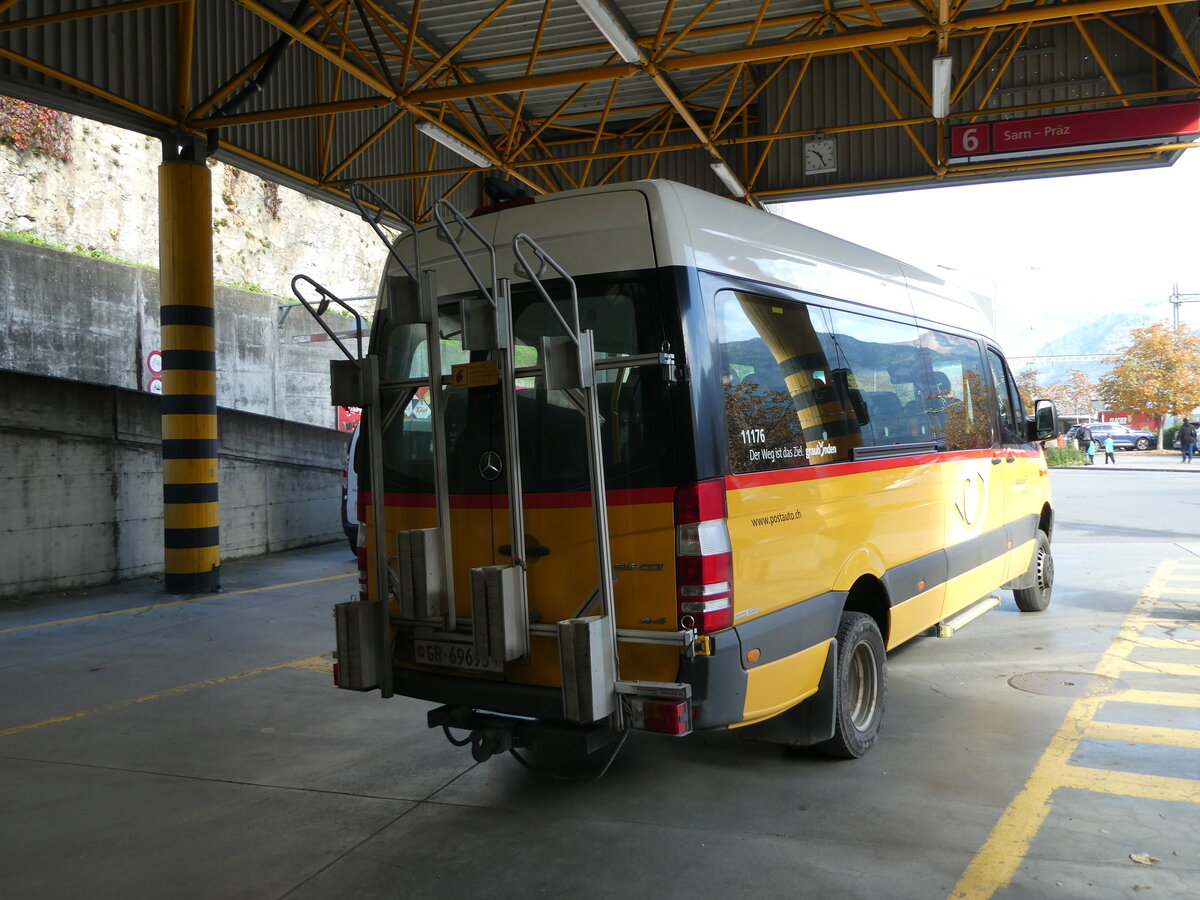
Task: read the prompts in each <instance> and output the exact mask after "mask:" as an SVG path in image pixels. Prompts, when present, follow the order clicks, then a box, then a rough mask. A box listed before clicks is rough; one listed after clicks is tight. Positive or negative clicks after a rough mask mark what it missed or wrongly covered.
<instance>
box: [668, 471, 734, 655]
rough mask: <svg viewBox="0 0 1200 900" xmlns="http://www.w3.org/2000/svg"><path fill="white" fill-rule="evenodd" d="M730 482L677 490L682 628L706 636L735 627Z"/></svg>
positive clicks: (714, 481) (704, 483) (677, 580)
mask: <svg viewBox="0 0 1200 900" xmlns="http://www.w3.org/2000/svg"><path fill="white" fill-rule="evenodd" d="M726 514H727V513H726V506H725V483H724V482H723V481H722V480H721V479H719V478H718V479H712V480H710V481H700V482H697V483H696V484H688V485H684V486H683V487H681V488H679V489H678V490H677V491H676V492H675V583H676V586H677V588H678V592H677V597H678V608H679V621H680V625H681V626H682V627H685V628H687V627H692V628H695V629H696V630H697V631H698V632H700V633H701V634H707V633H709V632H713V631H720V630H721V629H724V628H729V627H730V626H732V625H733V553H732V548H731V546H730V543H729V528H728V526H727V525H726V524H725V518H726Z"/></svg>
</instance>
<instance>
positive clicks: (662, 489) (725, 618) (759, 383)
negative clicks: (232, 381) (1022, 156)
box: [338, 181, 1058, 759]
mask: <svg viewBox="0 0 1200 900" xmlns="http://www.w3.org/2000/svg"><path fill="white" fill-rule="evenodd" d="M437 218H438V220H439V222H438V223H436V224H431V225H429V226H427V227H424V228H422V229H419V230H418V231H417V232H416V238H415V240H414V237H413V234H412V233H407V234H405V235H404V236H402V237H401V238H400V240H398V241H397V242H396V243H395V245H394V246H393V248H392V256H391V258H390V262H389V266H388V270H387V273H386V274H385V276H384V278H383V282H382V286H381V292H380V294H381V298H382V299H381V303H380V309H379V312H378V314H377V316H376V319H375V325H374V331H373V335H372V343H371V349H370V355H369V357H368V361H371V365H372V366H373V367H376V368H377V373H378V389H377V390H378V392H377V395H375V396H374V397H372V398H368V401H367V402H368V404H369V405H368V408H367V410H366V413H365V415H366V417H367V419H368V420H371V421H373V422H374V423H375V425H376V426H377V432H378V433H377V437H376V438H375V439H374V443H375V444H376V445H377V449H376V455H375V458H372V457H371V453H370V447H371V446H372V441H362V442H360V446H361V447H362V448H363V449H362V451H361V452H360V454H359V457H358V469H359V476H360V485H361V489H362V491H363V494H362V497H363V507H364V509H365V512H366V516H365V518H364V521H366V522H368V523H375V524H374V525H368V527H367V533H366V537H365V540H363V541H361V544H362V548H361V550H360V555H361V558H362V567H363V571H364V577H363V584H364V586H365V589H364V592H363V594H362V596H361V597H360V598H359V599H358V600H356V601H354V602H351V603H346V604H340V605H339V607H338V626H339V641H338V655H339V659H338V663H339V674H338V680H339V684H341V685H342V686H344V687H351V688H358V689H364V688H375V687H378V688H380V689H381V690H382V692H383V693H384V695H385V696H388V695H391V694H393V693H395V694H400V695H406V696H409V697H416V698H421V699H423V700H427V701H431V702H433V703H435V704H438V706H437V707H436V708H435V709H433V710H432V711H431V713H430V724H431V725H441V726H445V727H446V728H447V734H448V736H451V737H452V739H454V737H453V736H454V735H455V733H456V730H458V729H461V731H457V733H458V734H462V735H464V737H463V738H462V742H465V741H466V740H467V739H468V737H469V739H470V741H471V743H472V746H473V750H474V752H475V754H476V757H477V758H480V759H482V758H486V757H487V756H489V755H491V754H492V753H494V752H497V751H499V750H504V749H517V750H519V749H520V748H522V747H537V746H539V745H541V746H549V747H562V748H564V752H584V753H586V752H593V751H596V752H598V751H601V750H603V748H605V747H617V746H619V744H618V743H616V741H617V739H619V738H620V737H621V736H622V735H623V734H625V733H626V732H627V731H628V730H629V729H631V728H637V729H644V730H650V731H658V732H664V733H668V734H687V733H690V732H692V731H693V730H709V729H744V731H743V732H742V733H744V734H746V735H752V736H755V737H759V738H763V739H766V740H771V741H775V742H778V743H780V744H785V745H814V744H815V745H818V746H819V747H820V748H821V749H823V750H825V751H827V752H828V753H830V754H831V755H835V756H841V757H857V756H861V755H862V754H863V753H865V752H866V751H867V750H869V749H870V747H871V746H872V744H873V743H874V742H875V740H876V736H877V734H878V732H879V728H880V721H881V718H882V713H883V708H884V695H885V687H886V662H885V653H886V651H887V650H889V649H891V648H893V647H895V646H897V645H898V644H901V643H903V642H905V641H907V640H909V639H910V638H912V637H914V636H917V635H921V634H933V633H940V634H943V635H945V634H948V633H950V632H952V631H953V629H954V628H955V627H957V624H960V623H961V622H963V621H965V620H967V619H969V618H971V617H973V616H974V615H976V614H977V613H978V612H981V611H983V610H985V609H987V608H990V606H993V605H995V604H996V603H997V602H999V601H998V598H997V597H996V596H995V593H996V592H997V591H998V590H999V589H1001V588H1008V589H1011V590H1012V592H1013V594H1014V596H1015V601H1016V604H1017V606H1018V607H1019V608H1020V609H1021V610H1026V611H1035V610H1041V609H1044V608H1045V607H1046V605H1047V603H1048V602H1049V600H1050V591H1051V585H1052V581H1053V562H1052V559H1051V555H1050V536H1051V533H1052V525H1053V506H1052V502H1051V497H1050V487H1049V478H1048V473H1047V466H1046V462H1045V459H1044V454H1043V452H1042V449H1041V447H1040V445H1039V443H1038V442H1039V441H1042V440H1046V439H1048V438H1050V437H1053V436H1055V435H1056V433H1057V429H1058V424H1057V418H1056V415H1055V412H1054V407H1053V404H1052V403H1050V402H1049V401H1038V402H1037V403H1036V406H1037V409H1036V410H1035V411H1030V412H1031V413H1033V414H1032V415H1030V416H1029V417H1028V418H1027V411H1026V409H1025V408H1024V406H1023V404H1022V400H1021V398H1020V396H1019V394H1018V391H1017V387H1016V384H1015V382H1014V380H1013V377H1012V374H1011V372H1010V370H1009V367H1008V365H1007V364H1006V362H1005V360H1004V357H1003V355H1002V353H1001V352H1000V350H999V348H998V347H997V345H996V343H995V341H994V340H993V339H992V337H990V335H989V324H988V322H987V320H986V318H985V316H983V315H982V314H981V312H980V310H979V308H978V307H977V305H976V304H975V303H974V302H973V300H972V298H971V296H970V295H969V294H968V293H966V292H964V291H961V290H958V289H956V288H954V287H952V286H951V285H948V284H947V283H946V282H945V281H943V280H942V279H941V278H939V277H936V276H934V275H931V274H929V273H927V272H923V271H920V270H918V269H915V268H912V267H910V266H907V265H905V264H903V263H900V262H897V261H896V260H894V259H891V258H889V257H886V256H883V255H881V254H878V253H875V252H872V251H870V250H867V249H864V248H862V247H859V246H856V245H854V244H851V243H848V242H846V241H843V240H840V239H837V238H834V237H831V236H829V235H826V234H823V233H820V232H817V231H814V230H812V229H809V228H806V227H803V226H801V225H798V224H795V223H792V222H790V221H787V220H785V219H782V218H779V217H777V216H775V215H771V214H769V213H766V212H761V211H757V210H754V209H751V208H748V207H746V206H744V205H741V204H738V203H735V202H732V201H729V200H725V199H722V198H720V197H717V196H714V195H712V194H709V193H706V192H704V191H701V190H697V189H694V188H689V187H685V186H682V185H679V184H674V183H670V182H664V181H643V182H636V183H630V184H621V185H612V186H605V187H601V188H595V189H585V190H580V191H571V192H566V193H561V194H553V195H548V196H543V197H538V198H535V199H522V200H518V201H515V202H511V203H506V204H501V205H498V206H495V207H487V208H484V209H482V210H479V211H477V213H476V214H475V215H474V216H471V217H469V218H468V217H464V216H461V215H459V214H457V213H455V212H454V211H453V210H452V209H450V208H449V207H443V208H442V209H441V210H440V211H439V215H438V216H437ZM431 368H432V369H433V371H432V373H431ZM373 371H374V369H373ZM422 388H427V390H425V391H424V392H423V393H422V394H421V396H423V397H426V398H428V399H429V401H430V402H429V404H428V407H429V409H428V410H427V411H426V414H424V415H422V416H417V415H413V414H412V413H411V411H412V409H413V398H414V396H415V395H416V392H418V391H421V390H422ZM373 389H374V388H373V387H372V390H373ZM381 557H382V558H386V559H387V562H388V564H387V565H386V566H384V567H380V566H378V565H377V564H376V560H377V559H378V558H381ZM456 742H457V741H456ZM614 752H615V751H614Z"/></svg>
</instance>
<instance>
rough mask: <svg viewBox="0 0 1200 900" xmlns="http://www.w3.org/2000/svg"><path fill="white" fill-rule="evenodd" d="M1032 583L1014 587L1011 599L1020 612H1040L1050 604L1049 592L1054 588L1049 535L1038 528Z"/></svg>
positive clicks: (1052, 558)
mask: <svg viewBox="0 0 1200 900" xmlns="http://www.w3.org/2000/svg"><path fill="white" fill-rule="evenodd" d="M1033 578H1034V585H1033V587H1029V588H1015V589H1014V590H1013V599H1014V600H1016V601H1017V609H1019V610H1021V612H1041V611H1042V610H1044V609H1045V608H1046V607H1047V606H1049V605H1050V593H1051V591H1053V590H1054V557H1053V556H1052V555H1051V553H1050V537H1049V535H1047V534H1046V532H1044V531H1041V530H1040V529H1039V530H1038V533H1037V546H1036V547H1035V548H1034V550H1033Z"/></svg>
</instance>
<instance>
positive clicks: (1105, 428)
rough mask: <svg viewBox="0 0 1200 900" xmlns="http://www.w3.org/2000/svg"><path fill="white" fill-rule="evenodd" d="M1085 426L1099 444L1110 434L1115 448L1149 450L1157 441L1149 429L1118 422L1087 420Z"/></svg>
mask: <svg viewBox="0 0 1200 900" xmlns="http://www.w3.org/2000/svg"><path fill="white" fill-rule="evenodd" d="M1078 427H1082V426H1078ZM1087 428H1088V430H1089V431H1091V433H1092V437H1093V438H1095V439H1096V440H1098V441H1099V442H1100V443H1101V444H1103V443H1104V439H1105V438H1107V437H1110V436H1111V437H1112V439H1113V447H1114V448H1115V449H1117V450H1149V449H1150V448H1151V447H1153V446H1154V445H1155V444H1156V443H1157V442H1158V436H1157V435H1154V434H1151V433H1150V432H1149V431H1139V430H1138V429H1136V428H1130V427H1129V426H1128V425H1122V424H1120V423H1119V422H1089V423H1088V425H1087ZM1071 430H1072V431H1074V430H1075V429H1071ZM1067 436H1068V437H1073V436H1074V435H1072V434H1068V435H1067Z"/></svg>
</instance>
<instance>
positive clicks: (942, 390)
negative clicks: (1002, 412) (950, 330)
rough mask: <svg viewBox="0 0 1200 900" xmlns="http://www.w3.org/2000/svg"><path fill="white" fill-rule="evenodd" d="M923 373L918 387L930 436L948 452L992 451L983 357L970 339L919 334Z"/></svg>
mask: <svg viewBox="0 0 1200 900" xmlns="http://www.w3.org/2000/svg"><path fill="white" fill-rule="evenodd" d="M921 351H922V356H923V357H924V362H925V365H926V366H927V370H926V372H925V374H924V375H923V377H922V378H921V380H920V381H919V382H918V391H919V392H920V393H921V394H922V395H923V397H924V400H925V403H926V404H927V406H926V409H927V411H928V412H929V414H930V427H931V431H930V437H931V438H933V439H934V440H936V441H938V442H939V443H940V444H941V445H942V446H943V447H944V448H945V449H946V450H976V449H982V448H984V447H991V446H992V443H993V440H994V438H993V434H994V422H993V415H992V412H991V410H992V404H991V400H990V395H989V392H988V386H987V378H986V376H985V375H984V371H983V353H982V351H981V349H980V346H979V344H978V343H977V342H976V341H974V340H971V339H969V338H963V337H958V336H957V335H951V334H945V333H943V332H940V331H931V330H925V331H922V332H921Z"/></svg>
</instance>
